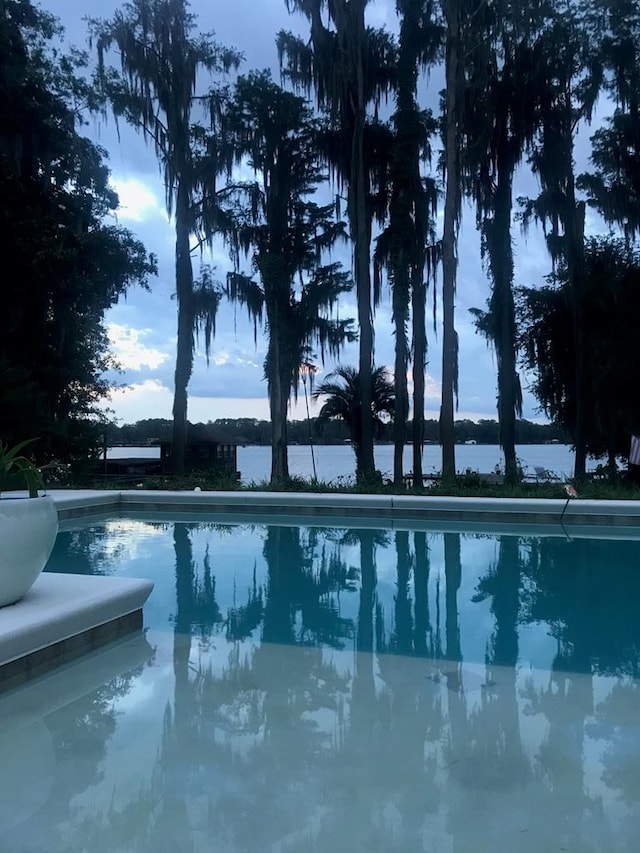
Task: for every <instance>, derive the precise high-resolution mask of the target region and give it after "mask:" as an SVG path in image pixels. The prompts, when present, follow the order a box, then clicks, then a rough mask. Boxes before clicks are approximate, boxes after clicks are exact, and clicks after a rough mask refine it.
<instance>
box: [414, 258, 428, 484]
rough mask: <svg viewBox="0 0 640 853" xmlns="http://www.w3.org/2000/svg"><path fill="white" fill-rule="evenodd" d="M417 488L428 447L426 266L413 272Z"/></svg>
mask: <svg viewBox="0 0 640 853" xmlns="http://www.w3.org/2000/svg"><path fill="white" fill-rule="evenodd" d="M411 292H412V309H413V487H414V489H415V488H422V486H423V482H424V481H423V475H424V471H423V470H422V452H423V447H424V371H425V366H426V362H427V329H426V316H425V315H426V311H425V302H426V298H427V294H426V287H425V284H424V263H423V264H422V266H421V267H420V268H418V267H415V268H414V271H413V283H412V287H411Z"/></svg>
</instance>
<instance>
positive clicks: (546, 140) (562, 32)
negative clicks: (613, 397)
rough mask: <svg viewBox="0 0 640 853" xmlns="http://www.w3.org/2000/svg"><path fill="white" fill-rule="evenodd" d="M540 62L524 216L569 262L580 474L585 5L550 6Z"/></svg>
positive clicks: (589, 81)
mask: <svg viewBox="0 0 640 853" xmlns="http://www.w3.org/2000/svg"><path fill="white" fill-rule="evenodd" d="M538 68H539V75H538V79H537V85H536V91H537V92H538V98H537V100H536V108H537V109H538V111H539V115H540V126H541V130H540V139H539V142H538V144H537V145H536V146H535V147H534V150H533V153H532V156H531V164H532V166H533V169H534V172H535V173H536V174H537V176H538V178H539V181H540V185H541V192H540V195H539V196H538V198H536V199H534V200H529V201H527V202H526V204H525V207H524V212H523V220H524V223H525V224H527V223H528V222H529V221H530V220H531V219H532V218H535V219H537V220H538V221H540V222H541V223H543V225H544V226H545V228H546V237H547V247H548V249H549V253H550V255H551V257H552V260H553V262H554V265H555V264H556V263H558V262H562V263H563V264H564V265H565V266H566V272H567V278H568V282H569V289H568V292H569V295H570V302H571V313H572V319H573V323H572V326H573V328H572V330H571V331H572V333H573V337H574V347H575V350H574V351H575V372H574V377H575V378H574V381H575V388H576V395H575V399H576V414H575V429H574V435H573V439H574V444H575V449H576V455H575V469H574V476H575V478H576V479H577V480H581V479H583V478H584V476H585V473H586V456H587V453H586V417H587V409H586V406H585V399H586V393H587V384H586V383H587V374H586V371H585V354H586V346H587V342H586V339H585V336H584V332H583V327H584V322H583V298H584V290H585V277H586V263H585V233H584V227H585V214H586V205H585V202H584V201H583V200H581V199H580V198H579V195H578V192H577V186H576V176H575V164H574V138H575V131H576V127H577V125H578V124H579V123H580V121H583V120H586V121H589V120H590V119H591V114H592V111H593V107H594V104H595V101H596V98H597V96H598V93H599V91H600V87H601V84H602V63H601V61H600V57H599V56H598V54H597V52H596V51H594V45H593V42H592V39H591V38H590V32H589V26H588V22H585V20H584V17H583V8H582V7H581V6H580V5H579V4H578V3H576V2H575V0H565V2H564V3H563V4H562V8H560V9H558V8H557V7H554V9H553V10H552V11H550V12H549V17H548V25H547V27H546V29H545V31H544V32H543V35H542V38H541V40H540V61H539V65H538Z"/></svg>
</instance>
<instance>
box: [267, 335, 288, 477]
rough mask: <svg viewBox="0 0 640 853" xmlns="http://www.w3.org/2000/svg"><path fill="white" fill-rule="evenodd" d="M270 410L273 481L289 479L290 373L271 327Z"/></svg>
mask: <svg viewBox="0 0 640 853" xmlns="http://www.w3.org/2000/svg"><path fill="white" fill-rule="evenodd" d="M271 335H272V338H271V341H270V344H269V348H270V358H269V364H270V373H271V375H270V376H269V412H270V415H271V482H272V483H275V482H278V481H280V482H282V481H283V480H288V479H289V460H288V454H287V406H288V404H289V387H290V382H291V375H290V373H289V372H288V371H287V370H286V369H285V368H284V365H283V358H282V353H281V350H280V345H279V343H278V341H277V331H276V329H275V328H272V329H271Z"/></svg>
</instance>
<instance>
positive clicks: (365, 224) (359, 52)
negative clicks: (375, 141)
mask: <svg viewBox="0 0 640 853" xmlns="http://www.w3.org/2000/svg"><path fill="white" fill-rule="evenodd" d="M364 5H365V4H364V1H363V0H358V10H357V12H356V13H355V25H356V28H357V34H356V38H355V43H356V69H357V71H356V73H357V81H356V82H357V90H356V97H357V102H356V105H355V116H354V118H355V121H354V134H353V149H352V152H351V182H350V195H351V197H352V198H351V214H352V218H351V227H352V236H353V235H355V244H356V245H355V264H354V271H355V279H356V293H357V302H358V323H359V326H360V339H359V345H360V346H359V357H358V368H359V376H360V403H361V408H360V416H361V431H360V433H361V446H360V464H359V468H358V471H357V472H356V476H357V477H358V479H369V478H372V477H373V476H374V474H375V462H374V456H373V418H372V413H371V398H372V387H371V386H372V372H373V313H372V306H371V269H370V266H371V245H370V244H371V226H370V224H369V215H368V210H367V208H368V205H367V195H368V182H367V177H366V168H365V162H364V126H365V121H366V102H365V93H364V57H363V44H364V39H365V23H364Z"/></svg>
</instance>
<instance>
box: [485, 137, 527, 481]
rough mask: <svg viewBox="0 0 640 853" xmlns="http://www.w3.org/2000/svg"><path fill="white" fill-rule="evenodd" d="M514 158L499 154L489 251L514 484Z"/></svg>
mask: <svg viewBox="0 0 640 853" xmlns="http://www.w3.org/2000/svg"><path fill="white" fill-rule="evenodd" d="M512 176H513V165H512V158H510V157H509V155H508V153H506V152H501V153H500V154H499V155H498V181H497V186H496V195H495V208H494V219H493V223H492V224H491V232H492V233H491V236H490V239H489V253H490V263H491V272H492V278H493V294H492V299H491V302H492V306H491V308H492V314H493V322H494V324H495V325H494V330H495V336H496V337H495V341H494V344H495V348H496V355H497V361H498V421H499V428H500V446H501V447H502V450H503V453H504V466H505V479H506V482H507V483H509V484H511V485H513V484H515V483H517V482H518V481H519V479H520V476H519V473H518V461H517V458H516V409H517V407H518V400H517V381H518V377H517V372H516V345H515V333H516V320H515V305H514V300H513V286H512V285H513V248H512V245H511V207H512Z"/></svg>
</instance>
